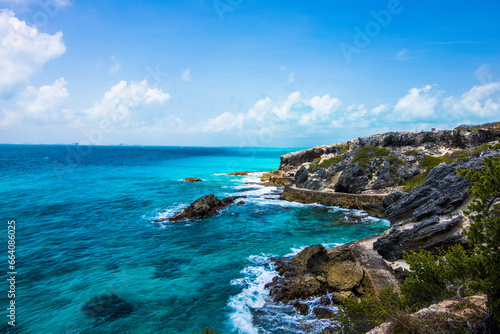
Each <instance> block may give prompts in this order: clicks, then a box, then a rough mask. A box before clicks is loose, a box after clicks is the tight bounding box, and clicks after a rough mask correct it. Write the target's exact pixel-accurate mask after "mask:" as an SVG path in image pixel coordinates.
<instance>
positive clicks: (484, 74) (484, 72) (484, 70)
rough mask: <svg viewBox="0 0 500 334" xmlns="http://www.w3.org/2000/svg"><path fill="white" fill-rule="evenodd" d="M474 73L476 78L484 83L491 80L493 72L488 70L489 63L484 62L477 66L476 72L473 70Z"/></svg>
mask: <svg viewBox="0 0 500 334" xmlns="http://www.w3.org/2000/svg"><path fill="white" fill-rule="evenodd" d="M474 75H475V76H476V79H477V80H478V81H479V82H480V83H481V84H486V83H488V82H493V81H494V80H493V74H492V73H491V71H490V65H488V64H484V65H482V66H481V67H479V68H478V69H477V70H476V72H474Z"/></svg>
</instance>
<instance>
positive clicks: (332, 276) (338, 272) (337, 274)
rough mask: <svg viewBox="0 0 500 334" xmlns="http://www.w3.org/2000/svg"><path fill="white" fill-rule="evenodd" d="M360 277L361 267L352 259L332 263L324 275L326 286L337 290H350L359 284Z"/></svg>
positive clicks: (361, 273) (361, 275)
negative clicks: (325, 275)
mask: <svg viewBox="0 0 500 334" xmlns="http://www.w3.org/2000/svg"><path fill="white" fill-rule="evenodd" d="M362 279H363V268H361V266H360V265H359V264H358V263H356V262H352V261H345V262H340V263H335V264H333V265H332V266H331V267H330V268H329V270H328V275H327V277H326V280H327V282H328V286H329V287H331V288H332V289H334V290H338V291H347V290H352V289H354V288H356V287H358V286H359V285H360V284H361V280H362Z"/></svg>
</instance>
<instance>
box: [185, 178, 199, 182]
mask: <svg viewBox="0 0 500 334" xmlns="http://www.w3.org/2000/svg"><path fill="white" fill-rule="evenodd" d="M184 181H185V182H201V181H202V180H200V179H199V178H197V177H187V178H185V179H184Z"/></svg>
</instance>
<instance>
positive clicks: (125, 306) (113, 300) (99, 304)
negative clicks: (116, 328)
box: [82, 295, 134, 321]
mask: <svg viewBox="0 0 500 334" xmlns="http://www.w3.org/2000/svg"><path fill="white" fill-rule="evenodd" d="M82 311H83V314H85V315H86V316H87V317H89V318H96V319H104V320H106V321H107V320H115V319H118V318H124V317H127V316H128V315H130V313H132V312H133V311H134V307H133V306H132V304H130V303H128V302H126V301H125V300H123V299H120V298H118V296H116V295H110V296H108V295H102V296H97V297H94V298H92V299H91V300H89V301H88V302H87V303H85V305H83V307H82Z"/></svg>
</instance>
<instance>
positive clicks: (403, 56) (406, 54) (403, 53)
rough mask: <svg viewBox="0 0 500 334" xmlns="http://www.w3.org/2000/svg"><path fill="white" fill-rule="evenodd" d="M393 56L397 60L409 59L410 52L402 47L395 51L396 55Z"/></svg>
mask: <svg viewBox="0 0 500 334" xmlns="http://www.w3.org/2000/svg"><path fill="white" fill-rule="evenodd" d="M394 58H395V59H396V60H398V61H405V60H408V59H410V54H409V52H408V50H407V49H403V50H400V51H399V52H398V53H396V56H394Z"/></svg>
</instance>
